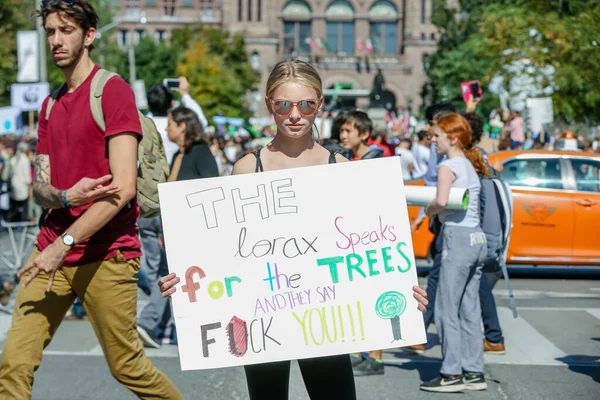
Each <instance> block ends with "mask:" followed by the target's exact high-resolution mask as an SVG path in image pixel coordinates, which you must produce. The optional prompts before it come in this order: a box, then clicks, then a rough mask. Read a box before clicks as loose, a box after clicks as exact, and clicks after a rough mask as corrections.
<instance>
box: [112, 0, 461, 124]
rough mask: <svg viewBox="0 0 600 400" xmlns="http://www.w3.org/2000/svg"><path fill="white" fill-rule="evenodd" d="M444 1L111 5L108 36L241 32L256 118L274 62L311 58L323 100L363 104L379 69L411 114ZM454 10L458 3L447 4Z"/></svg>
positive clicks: (123, 1) (210, 0)
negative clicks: (187, 27) (188, 27)
mask: <svg viewBox="0 0 600 400" xmlns="http://www.w3.org/2000/svg"><path fill="white" fill-rule="evenodd" d="M435 1H444V0H115V2H116V3H118V4H119V5H120V6H121V9H122V12H121V15H120V16H119V18H118V21H120V22H119V23H118V26H117V27H115V30H114V34H115V35H117V39H118V40H119V42H120V43H121V44H123V45H125V44H126V43H128V41H129V40H134V41H135V40H137V39H138V38H139V37H140V36H141V35H143V34H151V35H154V36H155V37H156V38H157V39H162V40H168V38H169V35H170V31H171V30H172V29H174V28H177V27H180V26H181V25H183V24H186V23H190V22H200V21H201V22H203V23H204V24H205V25H208V26H211V25H212V26H215V27H219V28H223V29H227V30H229V31H231V32H243V33H244V35H245V37H246V45H247V51H248V54H249V56H250V60H251V63H252V65H253V68H254V69H255V71H256V73H257V74H258V75H259V77H260V84H259V85H258V86H257V87H256V88H255V89H254V90H253V92H252V93H251V94H250V95H249V101H250V104H251V107H252V108H253V109H254V110H255V111H256V113H257V115H259V116H261V115H264V114H265V113H266V109H265V108H264V106H263V104H262V103H263V101H262V99H263V96H264V88H265V84H266V80H267V76H268V74H269V72H270V70H271V69H272V67H273V65H275V64H276V63H277V62H278V61H280V60H284V59H289V58H299V59H304V60H306V61H310V62H311V63H313V65H315V67H316V68H317V69H318V71H319V73H320V74H321V77H322V79H323V87H324V89H325V97H326V101H329V99H330V98H331V96H332V95H334V93H335V94H338V95H339V96H340V97H342V99H343V102H344V103H345V104H346V105H355V106H358V107H362V108H368V106H369V94H370V93H371V90H372V88H373V80H374V77H375V75H376V74H377V72H378V70H381V71H382V74H383V76H384V78H385V88H386V90H388V91H389V92H391V93H392V94H393V97H394V100H395V106H396V108H397V109H409V110H412V111H416V110H417V108H418V107H419V106H420V105H421V98H420V91H421V87H422V85H423V83H424V82H425V81H426V74H425V71H424V68H423V58H424V56H426V55H427V54H431V53H432V52H434V51H435V49H436V42H437V40H438V35H439V33H438V32H437V29H436V27H435V26H434V25H432V24H431V12H432V7H433V4H434V2H435ZM446 1H447V2H449V3H450V6H454V7H458V5H457V4H458V0H446Z"/></svg>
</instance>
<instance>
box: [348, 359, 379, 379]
mask: <svg viewBox="0 0 600 400" xmlns="http://www.w3.org/2000/svg"><path fill="white" fill-rule="evenodd" d="M353 370H354V376H369V375H383V374H384V373H385V368H384V366H383V363H382V362H377V361H375V360H374V359H373V358H371V357H367V358H365V359H364V360H363V361H362V362H361V363H359V364H358V365H357V366H356V367H354V368H353Z"/></svg>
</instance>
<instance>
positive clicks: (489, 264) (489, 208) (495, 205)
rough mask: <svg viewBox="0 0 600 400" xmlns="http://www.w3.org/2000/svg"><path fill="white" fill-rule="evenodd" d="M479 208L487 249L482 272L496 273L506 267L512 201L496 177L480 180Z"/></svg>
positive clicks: (506, 186) (500, 180)
mask: <svg viewBox="0 0 600 400" xmlns="http://www.w3.org/2000/svg"><path fill="white" fill-rule="evenodd" d="M479 206H480V211H481V213H480V225H481V229H482V230H483V232H484V233H485V236H486V239H487V247H488V254H487V258H486V260H485V264H484V266H483V272H497V271H499V270H500V269H501V268H502V266H504V265H506V253H507V251H508V244H509V241H510V231H511V229H512V214H513V199H512V193H511V191H510V186H509V185H508V184H507V183H506V181H504V180H502V179H500V178H497V177H483V178H481V192H480V194H479ZM498 228H500V229H498Z"/></svg>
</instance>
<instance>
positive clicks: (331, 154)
mask: <svg viewBox="0 0 600 400" xmlns="http://www.w3.org/2000/svg"><path fill="white" fill-rule="evenodd" d="M261 150H262V148H261V149H259V150H256V151H253V152H252V154H254V157H256V169H255V170H254V172H263V171H264V169H263V165H262V162H261V161H260V151H261ZM336 154H337V153H336V152H335V151H333V150H329V164H335V162H336V161H335V155H336Z"/></svg>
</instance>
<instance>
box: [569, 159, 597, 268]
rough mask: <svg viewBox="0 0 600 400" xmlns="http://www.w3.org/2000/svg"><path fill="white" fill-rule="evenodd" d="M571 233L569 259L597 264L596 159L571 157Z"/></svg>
mask: <svg viewBox="0 0 600 400" xmlns="http://www.w3.org/2000/svg"><path fill="white" fill-rule="evenodd" d="M570 161H571V168H572V175H571V176H572V177H573V180H572V182H573V183H574V188H575V192H574V196H573V207H574V209H575V231H574V234H573V257H575V258H576V259H577V261H578V262H585V263H590V264H598V263H600V244H599V239H598V238H600V159H592V158H572V159H571V160H570Z"/></svg>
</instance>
